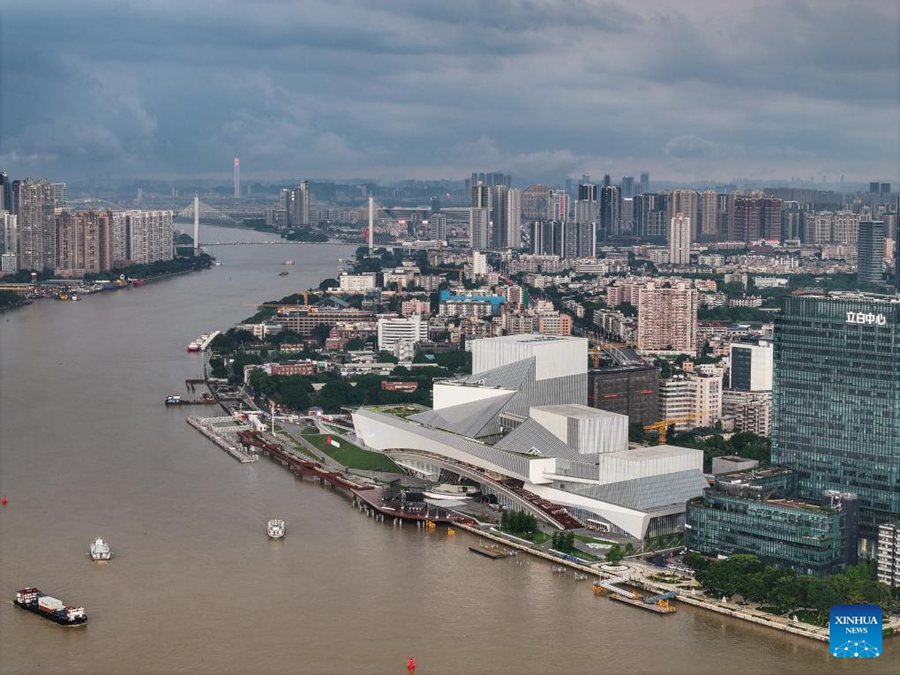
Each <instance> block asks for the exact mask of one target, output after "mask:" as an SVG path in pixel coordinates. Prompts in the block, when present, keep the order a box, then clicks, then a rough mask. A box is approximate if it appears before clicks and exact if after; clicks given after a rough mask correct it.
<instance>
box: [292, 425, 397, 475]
mask: <svg viewBox="0 0 900 675" xmlns="http://www.w3.org/2000/svg"><path fill="white" fill-rule="evenodd" d="M303 438H304V439H305V440H307V441H309V443H311V444H312V445H313V446H315V447H316V448H317V449H318V450H321V451H322V452H324V453H325V454H326V455H328V456H329V457H331V458H332V459H333V460H334V461H336V462H339V463H340V464H343V465H344V466H346V467H347V468H348V469H360V470H362V471H390V472H392V473H402V471H401V470H400V467H398V466H397V465H396V464H394V463H393V462H392V461H391V460H390V459H388V458H387V457H386V456H385V455H382V454H381V453H378V452H369V451H368V450H363V449H362V448H358V447H356V446H355V445H353V444H352V443H348V442H347V441H344V440H342V439H338V438H336V439H335V440H336V441H337V442H338V443H340V444H341V447H339V448H336V447H334V446H333V445H329V444H328V443H327V441H326V439H327V438H328V436H326V435H324V434H304V435H303Z"/></svg>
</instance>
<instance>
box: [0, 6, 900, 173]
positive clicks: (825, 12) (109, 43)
mask: <svg viewBox="0 0 900 675" xmlns="http://www.w3.org/2000/svg"><path fill="white" fill-rule="evenodd" d="M898 15H900V3H897V2H896V0H863V1H862V2H854V1H853V0H805V1H804V0H757V1H752V0H729V1H728V2H724V1H719V0H680V1H677V2H676V1H671V0H629V1H628V2H615V1H613V2H605V1H603V0H518V1H516V0H440V1H431V0H390V1H378V0H240V1H233V0H140V1H133V0H28V1H27V2H13V1H12V0H0V21H2V23H0V45H2V46H0V57H2V61H0V76H2V80H0V169H3V170H6V171H7V172H9V173H10V174H11V175H13V176H21V175H25V174H30V175H38V174H43V175H48V176H51V177H53V178H57V179H68V180H72V179H74V178H77V177H78V176H83V177H84V176H93V177H98V178H104V177H116V176H121V177H160V178H167V177H178V176H204V177H219V176H221V177H222V179H223V181H227V180H229V179H230V172H231V164H232V158H233V157H234V156H240V158H241V164H242V171H243V176H244V177H245V180H246V179H254V178H258V179H263V180H265V179H278V178H293V179H297V178H302V177H313V178H325V177H334V178H350V177H372V178H382V179H386V180H388V179H397V178H407V177H409V178H423V179H428V178H445V177H446V178H461V177H464V176H466V175H467V174H468V173H470V172H471V171H478V170H480V171H492V170H503V171H508V172H510V173H512V174H514V176H515V177H516V178H518V179H520V180H527V179H549V180H554V182H555V181H556V180H559V179H561V177H563V176H573V177H580V176H581V174H582V173H591V174H592V176H595V177H599V176H600V175H602V174H603V173H604V172H607V171H608V172H610V173H611V174H612V175H614V176H622V175H628V174H634V175H636V174H637V173H638V172H639V171H640V170H641V169H649V170H650V171H651V174H652V176H653V177H654V178H666V179H672V180H685V181H687V180H695V179H705V178H713V179H731V178H733V177H747V178H760V179H767V178H789V177H791V176H794V175H796V176H805V177H808V176H811V175H815V176H816V177H817V180H819V179H820V178H821V176H822V175H823V174H826V175H828V176H829V179H834V180H836V179H838V178H839V176H840V175H841V174H844V175H845V176H846V178H847V180H853V179H858V180H868V179H870V178H872V179H891V180H897V179H898V177H900V170H898V156H900V142H898V137H900V114H898V102H900V99H898V81H900V74H898V68H900V66H898V64H900V58H898V25H900V18H898Z"/></svg>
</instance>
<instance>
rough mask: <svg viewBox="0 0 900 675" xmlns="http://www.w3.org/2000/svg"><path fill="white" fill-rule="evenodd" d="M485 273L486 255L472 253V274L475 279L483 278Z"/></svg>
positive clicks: (486, 268)
mask: <svg viewBox="0 0 900 675" xmlns="http://www.w3.org/2000/svg"><path fill="white" fill-rule="evenodd" d="M487 273H488V264H487V255H485V254H484V253H482V252H481V251H472V274H473V275H474V276H476V277H479V276H480V277H483V276H484V275H486V274H487Z"/></svg>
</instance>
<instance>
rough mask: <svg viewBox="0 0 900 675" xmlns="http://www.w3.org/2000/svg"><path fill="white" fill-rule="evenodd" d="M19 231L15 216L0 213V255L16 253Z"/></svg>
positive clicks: (4, 212) (3, 212)
mask: <svg viewBox="0 0 900 675" xmlns="http://www.w3.org/2000/svg"><path fill="white" fill-rule="evenodd" d="M18 245H19V230H18V223H17V219H16V215H15V214H14V213H8V212H6V211H0V254H2V253H13V254H15V253H16V252H17V251H18Z"/></svg>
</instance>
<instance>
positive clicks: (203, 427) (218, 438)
mask: <svg viewBox="0 0 900 675" xmlns="http://www.w3.org/2000/svg"><path fill="white" fill-rule="evenodd" d="M185 421H186V422H187V423H188V424H190V425H191V426H192V427H194V428H195V429H196V430H197V431H199V432H200V433H201V434H203V435H204V436H206V437H207V438H208V439H209V440H211V441H212V442H213V443H215V444H216V445H218V446H219V447H220V448H222V449H223V450H224V451H225V452H227V453H228V454H229V455H231V456H232V457H234V458H235V459H236V460H237V461H239V462H240V463H241V464H249V463H250V462H255V461H257V460H258V459H259V457H257V456H256V455H254V454H252V453H250V452H246V451H244V449H243V448H241V447H240V445H235V444H234V443H232V442H231V440H230V439H229V437H228V433H229V432H234V431H236V430H239V429H241V428H242V425H239V424H235V421H234V418H232V417H193V416H192V417H188V418H187V419H186V420H185ZM229 423H230V425H229V426H224V425H226V424H229Z"/></svg>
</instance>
